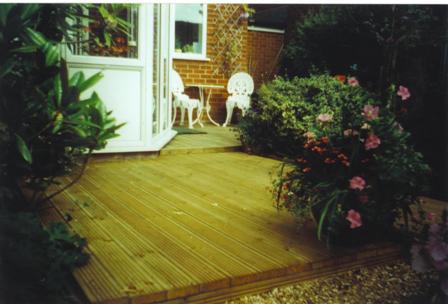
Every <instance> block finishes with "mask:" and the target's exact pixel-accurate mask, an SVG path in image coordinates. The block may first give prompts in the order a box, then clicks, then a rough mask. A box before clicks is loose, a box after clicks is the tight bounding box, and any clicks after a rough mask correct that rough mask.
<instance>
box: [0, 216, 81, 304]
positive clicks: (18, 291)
mask: <svg viewBox="0 0 448 304" xmlns="http://www.w3.org/2000/svg"><path fill="white" fill-rule="evenodd" d="M0 244H1V253H2V267H3V268H2V276H3V281H2V286H1V289H2V295H3V297H4V298H2V299H3V301H5V303H56V302H57V303H61V302H68V300H67V301H63V299H64V297H65V296H67V285H66V284H67V282H68V281H69V280H70V279H71V272H72V271H73V269H74V268H75V267H79V266H82V265H85V264H86V263H87V261H88V258H89V256H88V255H87V254H86V253H84V252H83V249H84V247H85V246H86V241H85V240H84V239H82V238H80V237H79V236H78V235H73V234H71V233H70V232H69V231H68V230H67V228H66V226H65V225H64V224H61V223H59V224H53V225H51V226H50V227H49V228H48V229H42V227H41V224H40V222H39V220H38V218H37V216H36V215H33V214H31V213H10V212H5V211H4V210H3V212H2V214H1V215H0Z"/></svg>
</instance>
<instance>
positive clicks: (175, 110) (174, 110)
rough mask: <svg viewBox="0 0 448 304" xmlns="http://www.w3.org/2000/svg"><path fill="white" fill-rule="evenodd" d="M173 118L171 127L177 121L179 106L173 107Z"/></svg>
mask: <svg viewBox="0 0 448 304" xmlns="http://www.w3.org/2000/svg"><path fill="white" fill-rule="evenodd" d="M173 112H174V113H173V118H172V120H171V128H172V127H173V126H174V123H175V122H176V116H177V107H173Z"/></svg>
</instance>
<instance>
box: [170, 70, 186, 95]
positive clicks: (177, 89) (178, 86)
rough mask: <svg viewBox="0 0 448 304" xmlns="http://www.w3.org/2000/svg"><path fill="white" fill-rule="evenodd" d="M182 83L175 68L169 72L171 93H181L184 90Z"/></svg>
mask: <svg viewBox="0 0 448 304" xmlns="http://www.w3.org/2000/svg"><path fill="white" fill-rule="evenodd" d="M184 90H185V88H184V83H183V82H182V78H180V75H179V73H177V72H176V71H175V70H172V72H171V92H173V95H176V94H182V93H183V92H184Z"/></svg>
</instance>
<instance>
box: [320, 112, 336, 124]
mask: <svg viewBox="0 0 448 304" xmlns="http://www.w3.org/2000/svg"><path fill="white" fill-rule="evenodd" d="M332 120H333V115H331V114H319V115H318V116H317V121H319V122H321V123H325V122H330V121H332Z"/></svg>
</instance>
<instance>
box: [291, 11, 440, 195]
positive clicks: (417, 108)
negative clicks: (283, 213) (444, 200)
mask: <svg viewBox="0 0 448 304" xmlns="http://www.w3.org/2000/svg"><path fill="white" fill-rule="evenodd" d="M445 14H446V12H445V11H444V10H441V9H440V7H438V6H431V5H323V6H319V9H316V10H314V11H313V12H312V13H309V14H308V16H307V17H306V18H305V19H304V20H303V21H298V22H297V23H296V24H295V25H294V26H292V27H291V32H290V33H289V34H288V35H287V36H288V37H290V39H289V40H288V41H287V42H286V44H285V52H284V55H285V56H284V60H283V70H284V72H285V73H286V74H288V75H289V76H290V77H292V76H301V77H306V76H309V75H310V74H313V73H314V74H316V73H329V74H331V75H334V74H355V75H356V76H357V78H358V79H359V80H360V81H361V83H362V84H363V87H364V88H366V89H368V90H369V91H371V92H376V93H377V94H378V95H379V97H380V98H382V99H384V98H387V95H388V87H389V84H390V83H402V84H405V85H406V86H408V87H412V92H413V99H412V100H413V102H412V105H409V106H407V108H406V110H408V115H407V116H406V118H405V119H401V121H400V123H401V124H402V125H403V126H404V127H405V129H406V130H408V131H409V132H410V133H411V140H412V142H413V143H414V144H415V146H416V147H417V148H418V150H419V151H421V152H422V153H423V155H424V157H425V160H426V161H427V162H428V163H429V164H430V165H431V167H432V168H433V169H434V171H433V175H432V177H431V178H432V180H431V184H432V185H434V187H433V189H432V191H433V192H432V193H431V195H432V196H444V197H446V196H447V195H448V192H447V191H446V186H445V185H446V183H447V178H448V176H447V174H446V172H445V171H446V170H444V168H446V166H445V167H444V166H443V165H442V164H443V163H445V162H446V158H445V155H446V147H445V145H444V143H443V141H441V140H440V137H441V136H442V137H443V136H444V135H443V134H441V132H442V133H443V132H444V131H443V130H445V128H444V121H446V111H445V109H444V105H443V103H441V102H440V100H442V99H443V98H445V72H444V71H443V70H442V69H441V68H440V67H441V66H442V65H443V64H444V63H443V62H444V57H443V54H444V51H443V50H444V48H445V43H446V34H445V25H444V22H445V19H446V17H445Z"/></svg>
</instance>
